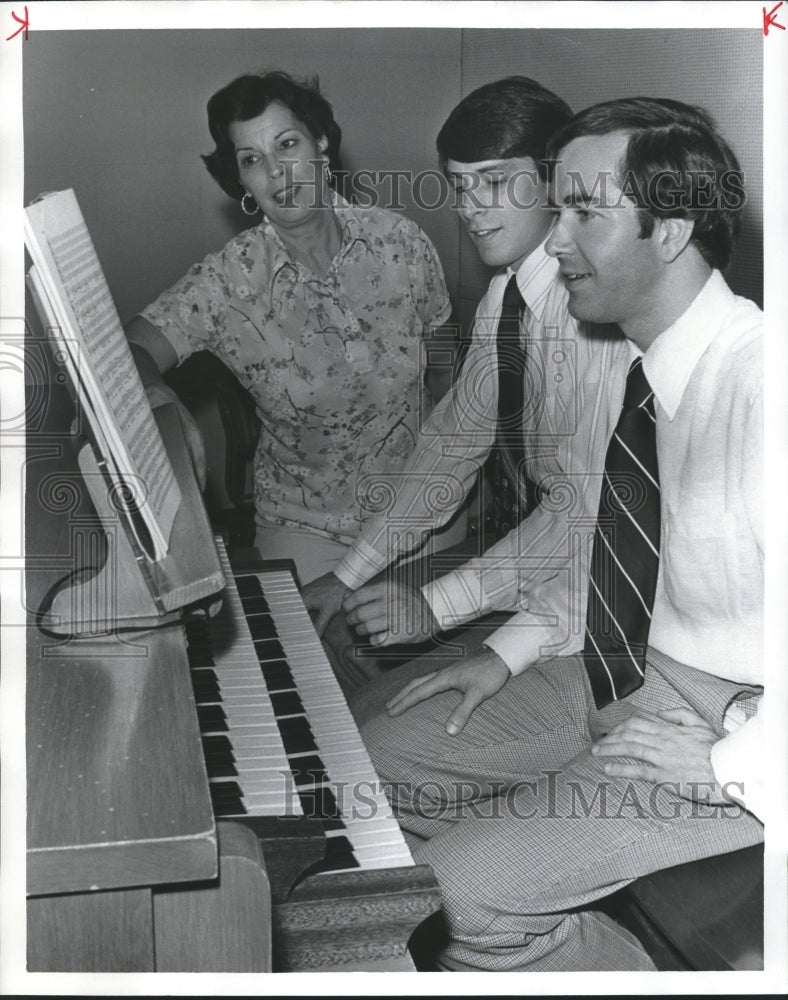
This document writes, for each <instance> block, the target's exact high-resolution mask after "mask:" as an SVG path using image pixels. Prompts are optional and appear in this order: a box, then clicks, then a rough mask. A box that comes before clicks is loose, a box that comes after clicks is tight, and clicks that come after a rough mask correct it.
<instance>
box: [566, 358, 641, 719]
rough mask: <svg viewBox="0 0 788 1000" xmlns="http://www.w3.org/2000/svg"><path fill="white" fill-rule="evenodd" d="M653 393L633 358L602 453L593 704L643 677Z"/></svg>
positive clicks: (590, 637)
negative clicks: (602, 476)
mask: <svg viewBox="0 0 788 1000" xmlns="http://www.w3.org/2000/svg"><path fill="white" fill-rule="evenodd" d="M655 431H656V418H655V415H654V393H653V392H652V391H651V387H650V386H649V384H648V380H647V379H646V376H645V373H644V371H643V364H642V359H641V358H637V359H636V360H635V361H633V362H632V366H631V367H630V369H629V375H628V376H627V385H626V390H625V393H624V404H623V407H622V410H621V416H620V417H619V421H618V424H617V425H616V429H615V431H614V432H613V437H612V438H611V440H610V444H609V445H608V449H607V455H606V456H605V471H604V478H603V482H602V495H601V497H600V501H599V514H598V516H597V524H596V530H595V532H594V548H593V553H592V556H591V574H590V580H589V588H588V612H587V617H586V638H585V646H584V649H583V657H584V660H585V665H586V670H587V671H588V676H589V678H590V681H591V688H592V691H593V693H594V700H595V701H596V704H597V707H598V708H603V707H604V706H605V705H607V704H609V703H610V702H611V701H616V700H618V699H620V698H625V697H626V696H627V695H629V694H631V693H632V692H633V691H636V690H637V689H638V688H639V687H640V686H641V684H642V683H643V673H644V670H645V662H646V643H647V640H648V632H649V627H650V625H651V610H652V607H653V604H654V592H655V590H656V586H657V572H658V569H659V537H660V513H659V473H658V469H657V443H656V433H655Z"/></svg>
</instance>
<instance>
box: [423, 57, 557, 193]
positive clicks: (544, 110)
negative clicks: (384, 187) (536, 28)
mask: <svg viewBox="0 0 788 1000" xmlns="http://www.w3.org/2000/svg"><path fill="white" fill-rule="evenodd" d="M571 117H572V112H571V110H570V109H569V105H568V104H566V102H565V101H562V100H561V98H560V97H557V96H556V95H555V94H553V93H551V92H550V91H549V90H547V89H546V88H545V87H543V86H542V85H541V84H539V83H537V82H536V81H535V80H531V79H529V78H528V77H527V76H507V77H505V78H504V79H503V80H496V81H495V82H493V83H488V84H485V85H484V86H483V87H479V88H478V89H477V90H474V91H473V92H472V93H470V94H468V96H467V97H465V98H464V99H463V100H462V101H460V103H459V104H458V105H457V107H456V108H455V109H454V110H453V111H452V113H451V114H450V115H449V117H448V118H447V119H446V122H445V123H444V125H443V128H442V129H441V130H440V132H439V133H438V138H437V140H436V145H437V147H438V155H439V156H440V164H441V169H443V170H445V169H446V163H447V161H448V160H456V161H457V162H458V163H478V162H481V161H482V160H506V159H510V158H513V157H517V156H530V157H531V158H532V159H534V160H535V161H536V165H537V169H538V170H539V173H540V175H541V176H542V177H544V176H545V165H544V164H543V162H542V161H543V159H544V155H545V148H546V146H547V140H548V139H549V138H550V136H551V135H552V134H553V133H554V132H555V131H556V130H557V129H559V128H561V127H562V126H563V125H564V124H566V122H568V121H569V119H570V118H571Z"/></svg>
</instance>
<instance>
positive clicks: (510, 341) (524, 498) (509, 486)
mask: <svg viewBox="0 0 788 1000" xmlns="http://www.w3.org/2000/svg"><path fill="white" fill-rule="evenodd" d="M524 307H525V302H524V301H523V297H522V295H521V294H520V289H519V288H518V287H517V278H516V277H515V276H514V275H512V277H511V278H510V279H509V282H508V284H507V286H506V290H505V292H504V295H503V306H502V308H501V316H500V319H499V320H498V330H497V335H496V348H497V359H498V427H497V431H496V438H495V444H494V445H493V449H492V451H491V453H490V457H489V459H488V461H487V463H486V465H485V472H486V474H487V478H488V482H489V485H490V490H491V496H490V503H489V505H488V516H487V520H486V524H485V532H486V534H487V535H488V536H489V535H492V537H491V538H490V541H495V540H496V539H498V538H502V537H503V536H504V535H505V534H507V533H508V532H509V531H511V529H512V528H514V527H515V526H516V525H517V524H519V522H520V520H521V519H522V518H523V517H524V516H525V514H526V513H527V512H529V511H530V509H531V506H532V504H533V492H534V491H533V484H532V483H530V482H529V481H527V480H526V478H525V474H524V472H522V471H521V463H522V460H523V457H524V451H523V406H524V403H525V399H524V396H525V392H524V380H525V360H526V355H525V349H524V347H523V344H522V341H521V338H520V323H521V321H522V315H523V309H524Z"/></svg>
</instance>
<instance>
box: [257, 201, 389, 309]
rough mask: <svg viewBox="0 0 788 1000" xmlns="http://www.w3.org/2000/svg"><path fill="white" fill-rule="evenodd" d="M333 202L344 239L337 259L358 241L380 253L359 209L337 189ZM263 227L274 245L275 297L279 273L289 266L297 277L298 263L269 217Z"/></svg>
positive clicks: (372, 250)
mask: <svg viewBox="0 0 788 1000" xmlns="http://www.w3.org/2000/svg"><path fill="white" fill-rule="evenodd" d="M331 204H332V208H333V211H334V213H335V215H336V217H337V221H338V222H339V228H340V231H341V240H342V242H341V243H340V247H339V250H338V252H337V255H336V258H335V259H341V258H343V257H345V256H346V255H347V253H348V252H349V251H350V248H351V247H352V246H353V245H354V244H355V243H356V242H360V243H363V244H364V246H365V247H366V248H367V249H368V250H370V251H371V252H372V253H378V251H377V248H376V247H375V245H374V243H373V242H372V241H371V240H370V238H369V237H368V235H367V233H366V232H365V230H364V225H363V223H362V221H361V219H360V218H359V213H358V209H357V208H355V207H354V206H353V205H351V204H350V203H349V202H347V201H345V199H344V198H343V197H342V195H340V194H338V193H337V192H336V191H332V192H331ZM261 229H262V231H263V237H264V240H265V241H266V243H268V244H269V246H271V247H272V255H271V262H270V275H271V278H270V294H271V297H272V298H273V294H274V281H275V280H276V277H277V275H278V274H279V273H280V272H281V271H282V269H283V268H285V267H287V268H290V269H291V270H292V272H293V277H294V278H295V277H296V276H297V275H298V263H297V262H296V261H295V260H293V258H292V256H291V255H290V252H289V251H288V250H287V249H286V248H285V246H284V244H283V243H282V241H281V239H280V238H279V234H278V233H277V231H276V229H275V228H274V227H273V226H272V225H271V223H270V222H269V221H268V219H265V220H264V221H263V222H262V223H261Z"/></svg>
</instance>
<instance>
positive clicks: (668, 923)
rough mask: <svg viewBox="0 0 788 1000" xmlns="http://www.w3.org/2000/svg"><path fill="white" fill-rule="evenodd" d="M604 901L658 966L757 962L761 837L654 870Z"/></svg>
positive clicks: (724, 966)
mask: <svg viewBox="0 0 788 1000" xmlns="http://www.w3.org/2000/svg"><path fill="white" fill-rule="evenodd" d="M606 902H607V905H606V906H605V907H604V908H605V910H606V911H607V912H608V913H609V914H610V915H611V916H613V917H615V919H616V920H618V922H619V923H621V924H623V925H624V926H625V927H627V928H628V929H629V930H630V931H631V932H632V933H633V934H634V935H635V936H636V937H637V938H638V939H639V940H640V942H641V943H642V945H643V947H644V948H645V949H646V951H647V952H648V953H649V955H650V956H651V959H652V961H653V962H654V964H655V965H656V966H657V968H658V969H659V970H660V971H687V970H692V971H725V972H727V971H735V970H744V969H750V970H755V969H762V968H763V845H762V844H756V845H754V846H753V847H746V848H744V849H742V850H739V851H732V852H730V853H729V854H719V855H716V856H714V857H710V858H703V859H701V860H700V861H692V862H689V863H687V864H683V865H676V866H675V867H674V868H665V869H663V870H662V871H659V872H654V873H653V874H651V875H646V876H644V877H643V878H639V879H637V880H636V881H635V882H633V883H632V884H631V885H629V886H627V887H626V888H625V889H622V890H621V891H620V892H617V893H615V894H614V895H613V896H611V897H610V898H609V900H607V901H606Z"/></svg>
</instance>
